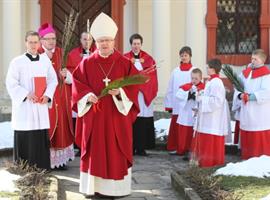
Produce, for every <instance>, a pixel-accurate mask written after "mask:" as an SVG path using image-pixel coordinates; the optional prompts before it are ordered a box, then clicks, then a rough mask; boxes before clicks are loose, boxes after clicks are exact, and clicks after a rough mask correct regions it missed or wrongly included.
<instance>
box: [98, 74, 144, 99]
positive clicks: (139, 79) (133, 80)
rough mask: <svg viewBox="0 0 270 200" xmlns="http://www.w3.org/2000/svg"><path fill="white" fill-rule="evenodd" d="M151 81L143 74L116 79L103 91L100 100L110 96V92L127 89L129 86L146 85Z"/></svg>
mask: <svg viewBox="0 0 270 200" xmlns="http://www.w3.org/2000/svg"><path fill="white" fill-rule="evenodd" d="M147 81H149V77H148V76H146V75H142V74H135V75H131V76H125V77H123V78H119V79H116V80H114V81H112V82H110V83H109V85H108V86H106V87H105V88H104V89H103V90H102V91H101V94H100V95H99V96H98V98H101V97H104V96H106V95H107V94H108V92H109V90H112V89H117V88H122V87H126V86H129V85H139V84H144V83H146V82H147Z"/></svg>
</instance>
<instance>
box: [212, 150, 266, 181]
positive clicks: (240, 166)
mask: <svg viewBox="0 0 270 200" xmlns="http://www.w3.org/2000/svg"><path fill="white" fill-rule="evenodd" d="M215 174H216V175H227V176H253V177H258V178H264V177H270V156H265V155H263V156H260V157H254V158H250V159H248V160H245V161H241V162H237V163H228V164H227V165H226V166H225V167H222V168H219V169H218V170H217V171H216V173H215Z"/></svg>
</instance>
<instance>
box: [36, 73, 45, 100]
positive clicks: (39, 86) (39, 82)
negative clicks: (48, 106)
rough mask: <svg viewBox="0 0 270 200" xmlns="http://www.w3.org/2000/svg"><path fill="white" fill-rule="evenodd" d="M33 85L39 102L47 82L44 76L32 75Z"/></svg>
mask: <svg viewBox="0 0 270 200" xmlns="http://www.w3.org/2000/svg"><path fill="white" fill-rule="evenodd" d="M34 87H35V95H36V96H37V97H38V99H39V101H38V102H40V98H41V97H42V96H43V94H44V92H45V90H46V87H47V84H46V77H34Z"/></svg>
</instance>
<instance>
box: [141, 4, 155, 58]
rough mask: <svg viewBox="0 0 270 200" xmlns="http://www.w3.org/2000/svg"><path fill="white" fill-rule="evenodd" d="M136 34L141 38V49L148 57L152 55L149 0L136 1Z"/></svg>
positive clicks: (150, 7)
mask: <svg viewBox="0 0 270 200" xmlns="http://www.w3.org/2000/svg"><path fill="white" fill-rule="evenodd" d="M138 33H139V34H141V35H142V36H143V40H144V41H143V47H142V48H143V49H144V50H145V51H146V52H148V53H149V54H150V55H153V51H152V1H151V0H138Z"/></svg>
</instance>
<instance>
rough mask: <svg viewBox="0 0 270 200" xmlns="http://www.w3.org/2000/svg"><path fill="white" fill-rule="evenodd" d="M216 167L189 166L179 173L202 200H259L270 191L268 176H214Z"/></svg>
mask: <svg viewBox="0 0 270 200" xmlns="http://www.w3.org/2000/svg"><path fill="white" fill-rule="evenodd" d="M216 169H217V168H208V169H202V168H199V167H196V166H190V167H189V168H188V169H187V170H185V171H180V172H179V174H180V175H181V176H182V177H184V178H185V180H186V181H187V182H188V183H189V184H190V186H191V187H192V188H194V190H195V191H196V192H197V193H198V194H199V196H200V197H201V198H202V199H203V200H209V199H211V200H260V199H261V198H263V197H265V196H267V195H269V193H270V178H256V177H243V176H214V175H213V173H214V172H215V171H216Z"/></svg>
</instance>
